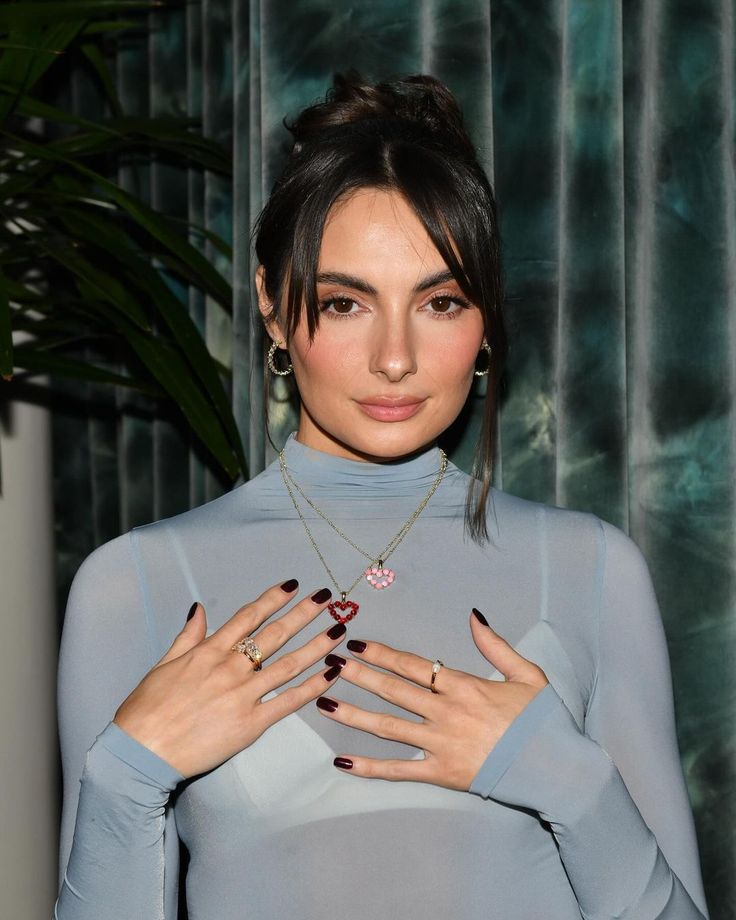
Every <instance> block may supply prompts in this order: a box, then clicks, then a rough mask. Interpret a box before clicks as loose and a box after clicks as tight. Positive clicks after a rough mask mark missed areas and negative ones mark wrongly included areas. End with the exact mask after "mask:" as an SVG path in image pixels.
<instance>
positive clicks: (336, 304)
mask: <svg viewBox="0 0 736 920" xmlns="http://www.w3.org/2000/svg"><path fill="white" fill-rule="evenodd" d="M357 306H358V304H357V303H356V302H355V301H354V300H351V298H350V297H328V298H327V299H326V300H322V301H320V311H321V312H322V313H327V314H328V315H329V316H334V317H347V316H355V314H356V312H357V311H354V310H353V309H352V308H353V307H357Z"/></svg>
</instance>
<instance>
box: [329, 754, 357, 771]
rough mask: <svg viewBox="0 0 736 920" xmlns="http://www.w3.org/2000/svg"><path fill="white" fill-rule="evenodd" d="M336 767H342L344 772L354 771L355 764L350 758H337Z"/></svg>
mask: <svg viewBox="0 0 736 920" xmlns="http://www.w3.org/2000/svg"><path fill="white" fill-rule="evenodd" d="M332 762H333V764H334V765H335V766H336V767H342V768H343V770H352V768H353V762H352V760H351V759H350V758H349V757H336V758H335V759H334V760H333V761H332Z"/></svg>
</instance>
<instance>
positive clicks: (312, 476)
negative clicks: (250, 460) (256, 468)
mask: <svg viewBox="0 0 736 920" xmlns="http://www.w3.org/2000/svg"><path fill="white" fill-rule="evenodd" d="M283 456H284V462H285V465H286V469H287V471H288V473H289V474H290V475H291V476H292V477H293V478H294V480H295V481H296V482H297V483H298V484H299V485H300V486H302V487H303V488H304V489H305V491H306V492H307V493H308V494H310V496H312V495H313V496H314V497H315V498H316V497H317V496H318V495H320V494H321V495H325V496H331V497H335V498H339V497H343V496H344V497H348V496H350V495H353V496H355V497H360V498H378V497H381V498H390V497H392V496H395V497H397V498H409V499H410V500H411V498H412V497H414V496H416V495H418V494H420V493H421V492H422V491H426V490H427V489H428V488H429V487H430V486H431V485H432V482H433V481H434V479H435V478H436V476H437V474H438V472H439V470H440V464H441V458H442V454H441V452H440V449H439V448H438V447H437V446H436V445H435V444H431V445H430V446H428V447H425V448H423V449H422V450H420V451H417V452H416V453H414V454H411V455H410V456H408V457H401V458H399V459H391V460H381V462H374V461H372V460H370V459H368V458H361V459H355V458H353V457H343V456H340V455H338V454H335V453H331V452H327V451H323V450H319V449H317V448H316V447H312V446H310V445H307V444H303V443H302V442H301V441H300V440H298V438H297V437H296V434H295V433H294V432H292V433H291V434H290V435H289V437H288V438H287V441H286V444H285V445H284V451H283Z"/></svg>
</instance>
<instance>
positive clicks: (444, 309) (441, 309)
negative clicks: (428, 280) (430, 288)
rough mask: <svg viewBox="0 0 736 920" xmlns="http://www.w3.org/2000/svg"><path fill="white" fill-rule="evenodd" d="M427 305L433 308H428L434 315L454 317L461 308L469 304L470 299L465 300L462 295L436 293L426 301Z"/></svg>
mask: <svg viewBox="0 0 736 920" xmlns="http://www.w3.org/2000/svg"><path fill="white" fill-rule="evenodd" d="M428 306H431V307H432V308H433V309H431V310H430V313H432V314H433V315H434V316H437V317H447V318H448V319H454V317H455V316H457V315H458V314H459V313H460V311H461V310H463V309H465V308H467V307H469V306H470V301H468V300H466V299H465V298H464V297H458V296H455V297H452V296H450V295H449V294H438V295H437V296H436V297H433V298H432V299H431V300H430V301H428Z"/></svg>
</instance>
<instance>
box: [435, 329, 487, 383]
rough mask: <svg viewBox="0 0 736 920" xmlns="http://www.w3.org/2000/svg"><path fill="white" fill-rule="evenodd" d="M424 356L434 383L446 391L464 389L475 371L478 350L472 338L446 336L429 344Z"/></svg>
mask: <svg viewBox="0 0 736 920" xmlns="http://www.w3.org/2000/svg"><path fill="white" fill-rule="evenodd" d="M448 322H452V320H448ZM482 334H483V333H482V330H481V332H480V336H482ZM425 355H426V368H427V371H428V373H429V374H430V375H431V376H432V377H433V378H434V379H435V380H436V381H438V382H441V383H442V385H443V386H444V387H447V388H448V389H452V388H455V389H465V388H466V387H467V383H468V378H469V377H471V378H472V376H473V371H474V370H475V362H476V359H477V357H478V348H477V347H476V344H475V341H474V337H473V336H467V335H462V336H459V335H458V336H450V335H448V336H445V337H443V338H439V337H438V338H437V339H435V340H434V341H432V342H431V343H429V344H428V347H427V350H426V351H425Z"/></svg>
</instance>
